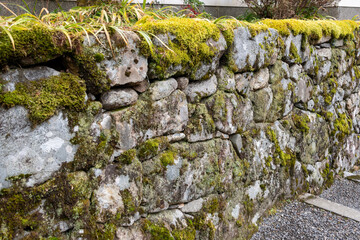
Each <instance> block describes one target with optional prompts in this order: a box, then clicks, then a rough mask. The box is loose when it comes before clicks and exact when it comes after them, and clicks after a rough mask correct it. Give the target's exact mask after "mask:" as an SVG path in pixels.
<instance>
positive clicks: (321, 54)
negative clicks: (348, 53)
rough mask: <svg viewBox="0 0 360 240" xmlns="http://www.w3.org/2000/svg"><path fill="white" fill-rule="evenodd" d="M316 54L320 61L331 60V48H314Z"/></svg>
mask: <svg viewBox="0 0 360 240" xmlns="http://www.w3.org/2000/svg"><path fill="white" fill-rule="evenodd" d="M316 55H317V57H318V59H319V60H320V61H326V60H331V56H332V53H331V48H320V49H317V50H316Z"/></svg>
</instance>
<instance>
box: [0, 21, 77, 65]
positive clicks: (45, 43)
mask: <svg viewBox="0 0 360 240" xmlns="http://www.w3.org/2000/svg"><path fill="white" fill-rule="evenodd" d="M20 17H21V16H19V18H20ZM10 34H11V36H12V38H13V40H14V43H15V50H14V49H13V46H12V42H11V40H10V38H9V36H8V35H7V34H6V33H5V32H4V31H1V33H0V68H3V67H4V66H5V65H7V64H14V65H18V64H19V63H21V65H34V64H37V63H41V62H46V61H49V60H51V59H54V58H55V57H57V56H60V55H61V54H63V53H65V52H68V51H70V50H71V49H70V47H69V43H68V40H67V38H66V36H65V34H64V33H62V32H60V31H55V30H51V29H49V28H47V27H45V26H44V25H41V24H34V23H29V24H28V25H27V28H23V27H16V26H14V27H12V29H11V30H10Z"/></svg>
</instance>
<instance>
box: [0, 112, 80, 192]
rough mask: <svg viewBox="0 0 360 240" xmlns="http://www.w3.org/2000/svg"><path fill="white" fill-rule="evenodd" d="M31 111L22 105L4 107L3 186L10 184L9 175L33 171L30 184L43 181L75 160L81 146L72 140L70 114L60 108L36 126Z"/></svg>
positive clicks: (0, 140) (0, 124) (0, 129)
mask: <svg viewBox="0 0 360 240" xmlns="http://www.w3.org/2000/svg"><path fill="white" fill-rule="evenodd" d="M27 115H28V112H27V110H26V109H25V108H23V107H20V106H17V107H13V108H10V109H9V110H5V109H3V108H0V149H1V151H0V159H1V160H0V189H1V188H6V187H9V186H10V182H9V181H8V180H6V178H8V177H13V176H17V175H20V174H24V175H29V177H28V178H27V180H26V185H27V186H33V185H34V184H38V183H42V182H44V181H46V180H48V179H49V178H50V177H51V175H52V174H53V173H54V172H56V171H57V170H59V168H60V166H61V164H62V163H64V162H70V161H73V158H74V155H75V152H76V150H77V146H76V145H72V144H71V143H70V140H71V139H72V137H73V134H72V133H71V132H70V129H69V127H68V120H67V118H66V117H64V116H63V114H62V113H61V112H60V113H59V114H58V115H56V116H53V117H52V118H50V119H49V120H48V121H46V122H44V123H42V124H40V125H38V126H36V127H35V128H34V129H33V128H32V124H31V122H30V121H29V119H28V117H27Z"/></svg>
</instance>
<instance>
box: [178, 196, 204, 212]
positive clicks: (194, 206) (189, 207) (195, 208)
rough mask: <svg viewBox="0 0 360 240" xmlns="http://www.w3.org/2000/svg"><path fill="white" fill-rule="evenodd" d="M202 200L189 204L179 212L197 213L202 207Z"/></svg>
mask: <svg viewBox="0 0 360 240" xmlns="http://www.w3.org/2000/svg"><path fill="white" fill-rule="evenodd" d="M203 202H204V199H202V198H199V199H196V200H194V201H192V202H189V203H187V204H185V205H184V207H182V208H181V211H182V212H184V213H196V212H199V211H200V210H201V208H202V206H203Z"/></svg>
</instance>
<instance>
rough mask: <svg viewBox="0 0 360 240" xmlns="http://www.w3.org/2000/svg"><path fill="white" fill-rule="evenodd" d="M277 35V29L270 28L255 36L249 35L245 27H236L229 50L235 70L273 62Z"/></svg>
mask: <svg viewBox="0 0 360 240" xmlns="http://www.w3.org/2000/svg"><path fill="white" fill-rule="evenodd" d="M278 37H279V33H278V31H276V30H275V29H271V28H270V29H269V30H268V31H264V32H260V33H258V34H257V35H255V36H252V35H251V33H250V31H249V29H248V28H247V27H239V28H236V29H235V30H234V43H233V45H232V46H231V52H230V55H231V56H232V58H233V60H234V64H235V66H234V67H235V68H236V72H243V71H246V70H251V69H259V68H261V67H263V66H264V65H269V64H274V61H275V60H276V59H277V56H278V53H279V48H278V46H277V38H278Z"/></svg>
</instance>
